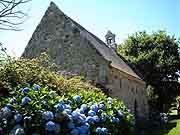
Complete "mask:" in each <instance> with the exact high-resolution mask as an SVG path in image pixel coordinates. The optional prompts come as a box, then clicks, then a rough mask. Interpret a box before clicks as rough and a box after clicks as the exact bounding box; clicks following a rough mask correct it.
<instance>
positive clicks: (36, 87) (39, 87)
mask: <svg viewBox="0 0 180 135" xmlns="http://www.w3.org/2000/svg"><path fill="white" fill-rule="evenodd" d="M33 89H34V90H40V89H41V86H39V85H34V86H33Z"/></svg>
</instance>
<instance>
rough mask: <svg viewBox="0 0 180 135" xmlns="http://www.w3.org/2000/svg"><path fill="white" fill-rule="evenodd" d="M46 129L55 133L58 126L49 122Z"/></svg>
mask: <svg viewBox="0 0 180 135" xmlns="http://www.w3.org/2000/svg"><path fill="white" fill-rule="evenodd" d="M46 129H47V130H48V131H55V130H56V124H55V123H54V122H52V121H49V122H47V123H46Z"/></svg>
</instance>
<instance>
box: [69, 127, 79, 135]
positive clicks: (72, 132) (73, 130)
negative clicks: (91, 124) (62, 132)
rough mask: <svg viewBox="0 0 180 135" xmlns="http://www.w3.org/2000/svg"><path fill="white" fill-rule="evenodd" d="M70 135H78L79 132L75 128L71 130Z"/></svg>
mask: <svg viewBox="0 0 180 135" xmlns="http://www.w3.org/2000/svg"><path fill="white" fill-rule="evenodd" d="M71 135H79V130H78V129H77V128H74V129H72V130H71Z"/></svg>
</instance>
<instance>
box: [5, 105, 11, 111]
mask: <svg viewBox="0 0 180 135" xmlns="http://www.w3.org/2000/svg"><path fill="white" fill-rule="evenodd" d="M5 107H7V108H9V109H10V110H11V109H12V108H13V105H11V104H7V105H6V106H5Z"/></svg>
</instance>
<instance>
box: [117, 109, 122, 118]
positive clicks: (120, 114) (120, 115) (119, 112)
mask: <svg viewBox="0 0 180 135" xmlns="http://www.w3.org/2000/svg"><path fill="white" fill-rule="evenodd" d="M118 115H119V117H123V111H122V110H121V109H119V110H118Z"/></svg>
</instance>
